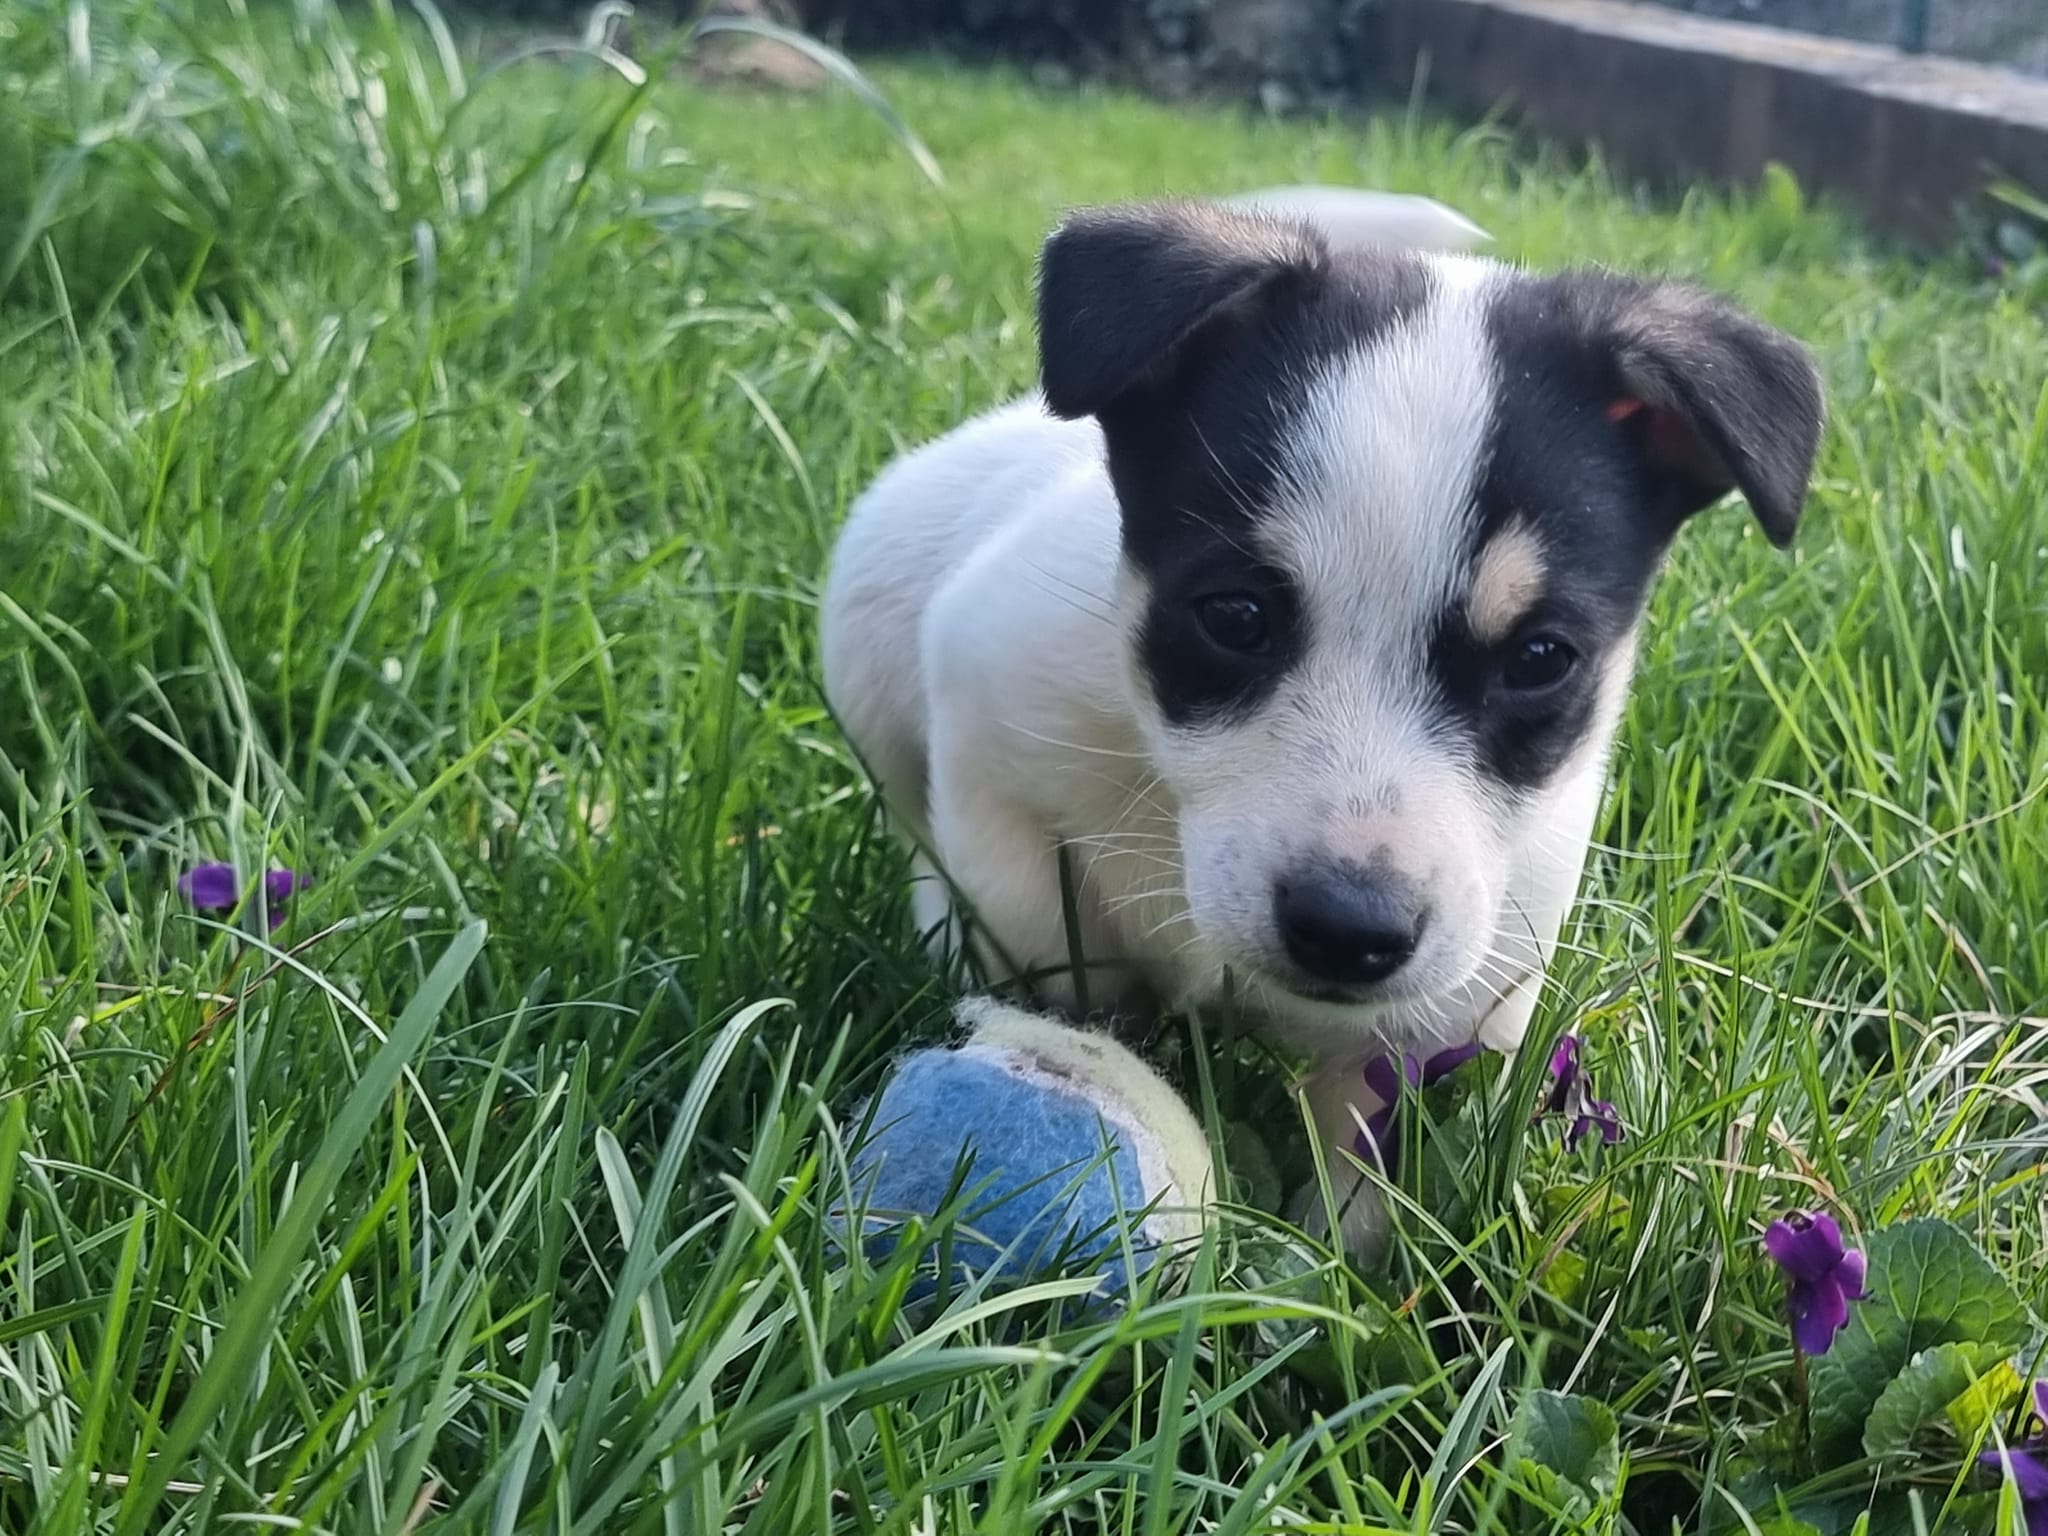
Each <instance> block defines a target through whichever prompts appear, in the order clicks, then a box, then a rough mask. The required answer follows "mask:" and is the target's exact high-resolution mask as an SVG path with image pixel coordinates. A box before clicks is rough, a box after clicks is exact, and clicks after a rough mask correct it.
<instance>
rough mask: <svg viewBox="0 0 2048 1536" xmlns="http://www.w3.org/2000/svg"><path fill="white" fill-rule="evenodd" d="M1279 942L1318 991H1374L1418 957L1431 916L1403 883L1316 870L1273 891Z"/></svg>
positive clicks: (1344, 870) (1340, 869) (1336, 868)
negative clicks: (1368, 989) (1362, 989)
mask: <svg viewBox="0 0 2048 1536" xmlns="http://www.w3.org/2000/svg"><path fill="white" fill-rule="evenodd" d="M1273 919H1274V922H1275V924H1276V926H1277V927H1278V928H1279V930H1280V942H1281V945H1282V947H1284V948H1285V949H1286V951H1287V958H1288V959H1289V960H1291V961H1292V962H1293V963H1294V964H1295V966H1296V967H1298V968H1299V969H1300V971H1301V972H1302V974H1303V975H1304V976H1305V977H1307V978H1308V979H1309V980H1310V981H1312V982H1314V983H1315V984H1316V985H1318V986H1320V987H1328V988H1333V989H1338V990H1351V989H1356V988H1361V987H1371V986H1377V985H1378V984H1379V983H1381V982H1383V981H1386V980H1387V979H1388V978H1389V977H1391V976H1392V975H1393V974H1394V973H1395V972H1396V971H1398V970H1400V969H1401V967H1402V966H1404V965H1406V964H1407V963H1408V961H1409V960H1410V959H1411V958H1413V956H1414V954H1415V948H1416V946H1417V945H1418V944H1420V943H1421V942H1422V933H1423V929H1424V928H1425V927H1427V926H1428V920H1429V914H1428V912H1427V910H1426V909H1425V908H1424V907H1423V906H1422V904H1421V903H1420V902H1419V901H1418V900H1417V899H1416V897H1415V895H1414V893H1413V892H1412V891H1411V890H1409V888H1408V886H1407V884H1406V882H1404V881H1403V880H1401V879H1400V878H1399V877H1398V876H1396V875H1393V874H1390V873H1376V872H1373V871H1370V870H1364V869H1359V868H1357V867H1355V866H1352V865H1346V864H1331V865H1312V866H1309V867H1306V868H1303V869H1298V870H1296V871H1294V872H1292V873H1291V874H1289V875H1287V876H1285V877H1283V878H1282V879H1280V880H1279V881H1277V882H1276V883H1275V884H1274V887H1273Z"/></svg>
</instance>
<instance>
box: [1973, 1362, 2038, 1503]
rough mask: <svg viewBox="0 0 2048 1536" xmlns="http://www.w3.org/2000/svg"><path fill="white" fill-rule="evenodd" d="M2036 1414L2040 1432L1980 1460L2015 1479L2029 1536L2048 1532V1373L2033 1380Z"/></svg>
mask: <svg viewBox="0 0 2048 1536" xmlns="http://www.w3.org/2000/svg"><path fill="white" fill-rule="evenodd" d="M2034 1417H2035V1418H2037V1419H2039V1420H2040V1421H2041V1428H2040V1432H2039V1433H2037V1434H2035V1435H2033V1436H2031V1437H2029V1438H2027V1439H2025V1440H2021V1441H2019V1442H2017V1443H2016V1444H2013V1445H2009V1446H2007V1447H2006V1448H2005V1449H2004V1450H1994V1451H1986V1452H1984V1454H1983V1455H1981V1456H1979V1457H1978V1458H1977V1460H1978V1463H1979V1464H1980V1465H1982V1466H1985V1467H1988V1468H1989V1469H1990V1470H1992V1471H1993V1472H1997V1471H2000V1470H2001V1469H2002V1470H2003V1471H2004V1473H2005V1475H2007V1476H2008V1477H2010V1478H2011V1479H2012V1485H2013V1489H2014V1491H2016V1492H2017V1493H2018V1494H2019V1496H2020V1513H2021V1514H2022V1516H2023V1517H2024V1518H2025V1520H2026V1522H2027V1536H2048V1376H2044V1377H2042V1378H2041V1380H2039V1381H2037V1382H2035V1383H2034Z"/></svg>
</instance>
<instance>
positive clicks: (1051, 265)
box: [1038, 202, 1329, 418]
mask: <svg viewBox="0 0 2048 1536" xmlns="http://www.w3.org/2000/svg"><path fill="white" fill-rule="evenodd" d="M1328 258H1329V251H1328V248H1327V247H1326V246H1325V245H1324V243H1323V242H1322V240H1321V239H1320V238H1319V237H1318V236H1317V235H1315V234H1314V233H1313V232H1312V231H1311V230H1310V229H1309V228H1308V227H1307V226H1306V225H1302V224H1294V223H1289V222H1288V221H1286V220H1284V219H1274V218H1266V217H1264V216H1260V215H1255V214H1246V213H1237V212H1233V211H1232V210H1230V209H1228V208H1222V207H1218V206H1216V205H1214V204H1203V203H1189V202H1177V203H1158V204H1151V205H1135V206H1125V207H1118V208H1103V209H1095V210H1090V211H1084V212H1080V213H1076V214H1074V215H1072V216H1071V217H1069V218H1068V219H1067V221H1066V222H1065V223H1064V224H1062V225H1061V226H1060V227H1059V228H1058V229H1057V230H1055V231H1054V232H1053V234H1052V236H1051V237H1050V238H1049V239H1048V240H1047V241H1046V242H1045V248H1044V250H1043V252H1042V253H1041V254H1040V257H1039V263H1038V346H1039V381H1040V387H1041V388H1042V390H1043V391H1044V394H1045V403H1046V406H1047V408H1048V409H1050V410H1051V411H1052V413H1053V414H1054V415H1056V416H1064V417H1069V418H1072V417H1078V416H1094V415H1099V414H1100V413H1102V412H1104V411H1107V410H1110V409H1112V408H1113V407H1114V406H1115V405H1116V404H1117V403H1118V402H1119V401H1121V400H1124V399H1125V398H1126V397H1128V396H1130V395H1131V394H1132V393H1133V392H1134V391H1136V390H1140V389H1142V388H1143V387H1145V386H1146V385H1148V384H1158V383H1161V382H1164V381H1165V380H1167V379H1169V378H1171V377H1173V376H1174V374H1175V373H1176V372H1178V371H1179V370H1181V369H1182V368H1184V367H1185V366H1187V365H1189V364H1190V363H1191V362H1192V361H1193V360H1194V358H1195V355H1196V354H1198V353H1200V352H1201V351H1202V350H1203V349H1202V348H1201V347H1200V346H1199V345H1198V341H1199V340H1200V339H1201V338H1202V337H1204V336H1211V337H1213V336H1219V335H1221V334H1222V333H1223V332H1225V331H1227V330H1229V329H1230V328H1231V327H1233V326H1235V325H1242V324H1245V323H1247V322H1249V321H1250V320H1251V318H1252V316H1253V314H1254V313H1255V311H1256V310H1257V308H1258V303H1259V299H1260V297H1261V296H1262V295H1263V294H1266V293H1268V292H1270V291H1272V290H1273V289H1274V288H1275V287H1277V286H1279V285H1280V284H1282V283H1284V282H1285V281H1287V280H1288V279H1290V278H1294V279H1308V278H1310V277H1312V276H1314V275H1315V274H1318V273H1320V272H1321V271H1322V270H1323V268H1324V266H1325V265H1326V263H1327V261H1328Z"/></svg>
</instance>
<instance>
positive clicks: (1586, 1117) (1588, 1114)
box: [1564, 1099, 1621, 1150]
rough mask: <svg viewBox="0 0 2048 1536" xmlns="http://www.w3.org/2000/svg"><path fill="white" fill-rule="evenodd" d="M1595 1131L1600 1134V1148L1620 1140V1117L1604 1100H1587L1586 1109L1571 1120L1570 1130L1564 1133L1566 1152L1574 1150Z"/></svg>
mask: <svg viewBox="0 0 2048 1536" xmlns="http://www.w3.org/2000/svg"><path fill="white" fill-rule="evenodd" d="M1595 1131H1598V1132H1599V1133H1600V1143H1601V1145H1602V1146H1608V1147H1611V1146H1613V1145H1614V1144H1615V1143H1616V1142H1617V1141H1619V1140H1621V1115H1620V1113H1619V1112H1618V1111H1616V1109H1615V1107H1614V1106H1613V1105H1612V1104H1610V1103H1608V1102H1607V1100H1605V1099H1588V1100H1586V1107H1585V1108H1584V1109H1583V1110H1581V1111H1580V1112H1579V1113H1578V1114H1577V1115H1575V1116H1573V1118H1572V1128H1571V1129H1570V1130H1568V1131H1566V1132H1565V1133H1564V1144H1565V1147H1566V1148H1567V1150H1570V1149H1575V1148H1576V1147H1577V1146H1578V1144H1579V1143H1580V1142H1582V1141H1584V1140H1585V1139H1586V1138H1587V1137H1588V1136H1590V1135H1592V1134H1593V1133H1594V1132H1595Z"/></svg>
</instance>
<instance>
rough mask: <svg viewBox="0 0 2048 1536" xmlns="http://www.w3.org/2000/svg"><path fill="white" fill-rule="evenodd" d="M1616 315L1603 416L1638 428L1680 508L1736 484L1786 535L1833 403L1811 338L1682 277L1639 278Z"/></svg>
mask: <svg viewBox="0 0 2048 1536" xmlns="http://www.w3.org/2000/svg"><path fill="white" fill-rule="evenodd" d="M1612 327H1613V328H1612V330H1611V332H1610V344H1611V346H1612V348H1613V357H1614V363H1615V370H1616V374H1617V376H1618V379H1619V387H1618V389H1617V391H1616V393H1615V397H1614V399H1613V400H1612V402H1611V403H1610V404H1609V405H1608V408H1607V414H1608V417H1609V418H1610V419H1611V420H1613V421H1615V422H1617V423H1619V424H1620V425H1621V427H1622V429H1623V430H1624V431H1626V432H1628V433H1630V434H1631V435H1632V436H1633V438H1634V440H1635V442H1636V443H1637V446H1638V449H1639V451H1640V452H1641V453H1642V455H1643V457H1644V459H1645V460H1646V461H1647V462H1648V464H1649V466H1650V469H1651V471H1652V473H1653V474H1654V475H1656V476H1657V477H1658V478H1659V479H1660V480H1661V481H1662V482H1663V483H1664V484H1665V485H1666V486H1667V487H1668V489H1669V491H1670V493H1671V495H1672V496H1673V498H1674V504H1675V506H1676V508H1677V510H1678V512H1679V514H1680V515H1681V516H1690V515H1691V514H1692V513H1694V512H1697V511H1699V510H1700V509H1701V508H1703V507H1706V506H1708V505H1710V504H1712V503H1713V502H1716V501H1718V500H1720V499H1721V497H1723V496H1725V495H1727V494H1728V492H1729V491H1731V490H1739V491H1741V492H1742V496H1743V499H1744V500H1745V501H1747V502H1748V503H1749V506H1750V510H1751V511H1752V512H1754V513H1755V514H1756V520H1757V522H1758V523H1759V524H1761V525H1762V527H1763V530H1764V533H1765V534H1766V535H1767V536H1768V537H1769V539H1770V541H1771V542H1772V543H1773V544H1775V545H1777V546H1778V547H1779V548H1780V549H1783V548H1785V547H1786V546H1787V545H1789V544H1790V543H1791V542H1792V536H1793V535H1794V534H1795V533H1796V532H1798V529H1799V516H1800V512H1801V511H1802V509H1803V508H1804V507H1805V504H1806V492H1807V486H1808V483H1809V482H1810V481H1811V479H1812V477H1813V461H1814V456H1815V454H1816V453H1817V452H1818V450H1819V447H1820V435H1821V428H1822V426H1823V424H1824V422H1825V420H1826V413H1827V407H1826V402H1825V399H1824V397H1823V395H1822V392H1821V380H1820V372H1819V370H1818V369H1816V368H1815V367H1814V364H1813V359H1812V358H1811V357H1810V356H1809V355H1808V354H1807V351H1806V349H1805V348H1804V347H1802V346H1801V345H1800V344H1799V343H1798V342H1796V341H1794V340H1793V339H1792V338H1791V337H1789V336H1787V335H1785V334H1783V333H1782V332H1780V331H1776V330H1773V329H1772V328H1771V327H1769V326H1767V325H1765V324H1763V323H1762V322H1761V321H1759V320H1756V319H1753V318H1752V317H1750V316H1749V315H1747V314H1744V313H1743V312H1742V311H1741V310H1740V309H1737V308H1736V307H1735V306H1734V305H1732V304H1730V303H1728V302H1727V301H1726V300H1724V299H1720V298H1717V297H1715V296H1713V295H1712V294H1707V293H1702V292H1699V291H1698V290H1695V289H1691V288H1686V287H1682V286H1679V285H1676V284H1659V285H1656V286H1648V287H1642V288H1638V289H1635V290H1634V292H1633V294H1632V296H1631V297H1630V298H1629V299H1628V300H1627V301H1626V302H1624V303H1623V304H1622V306H1621V307H1620V311H1619V313H1618V314H1617V315H1615V316H1614V317H1613V321H1612Z"/></svg>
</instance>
